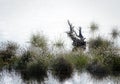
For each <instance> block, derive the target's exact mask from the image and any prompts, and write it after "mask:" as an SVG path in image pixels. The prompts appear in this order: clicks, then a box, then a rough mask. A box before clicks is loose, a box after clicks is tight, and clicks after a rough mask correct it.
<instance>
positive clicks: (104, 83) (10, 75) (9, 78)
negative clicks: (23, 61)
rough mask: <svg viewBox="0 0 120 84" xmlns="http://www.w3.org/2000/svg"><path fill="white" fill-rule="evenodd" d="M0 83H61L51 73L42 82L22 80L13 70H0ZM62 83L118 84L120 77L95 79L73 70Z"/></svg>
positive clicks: (85, 73)
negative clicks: (68, 77) (70, 75)
mask: <svg viewBox="0 0 120 84" xmlns="http://www.w3.org/2000/svg"><path fill="white" fill-rule="evenodd" d="M0 84H61V83H60V82H59V80H58V79H57V78H54V77H53V75H52V74H51V73H48V78H45V79H44V83H43V82H41V83H38V82H37V81H27V82H25V81H23V80H22V78H21V75H20V74H18V73H16V72H15V71H12V72H9V71H6V70H4V71H2V72H0ZM62 84H120V77H111V76H108V77H106V78H104V79H101V80H97V79H95V78H93V77H92V76H91V75H90V74H89V73H87V72H82V73H78V72H74V74H73V77H71V78H70V79H68V80H65V81H64V82H62Z"/></svg>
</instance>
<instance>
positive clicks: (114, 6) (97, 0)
mask: <svg viewBox="0 0 120 84" xmlns="http://www.w3.org/2000/svg"><path fill="white" fill-rule="evenodd" d="M119 4H120V0H34V1H33V0H0V41H4V40H14V41H17V42H19V43H24V42H26V41H28V40H29V37H30V35H31V34H32V33H35V32H42V33H43V34H44V35H47V37H48V38H50V39H57V38H63V40H64V36H65V37H66V33H65V32H66V31H67V30H68V28H69V26H68V24H67V20H70V22H71V23H73V25H74V26H75V27H76V29H77V28H78V26H81V27H82V31H83V35H84V36H85V37H86V38H87V39H88V37H90V36H89V35H90V32H89V28H88V27H89V25H90V23H91V22H96V23H97V24H98V25H99V28H100V30H99V31H100V32H101V33H102V34H103V35H104V36H105V37H107V34H109V33H110V30H111V28H113V27H114V26H117V27H118V29H119V27H120V21H119V20H120V11H119V8H120V5H119Z"/></svg>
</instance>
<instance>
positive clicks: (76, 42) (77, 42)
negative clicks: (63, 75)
mask: <svg viewBox="0 0 120 84" xmlns="http://www.w3.org/2000/svg"><path fill="white" fill-rule="evenodd" d="M68 25H69V28H70V31H68V32H67V35H68V36H69V37H70V38H71V40H72V41H73V43H72V45H73V46H74V48H73V50H76V49H79V48H81V49H86V41H85V38H84V37H83V35H82V33H81V27H79V35H78V34H77V33H76V31H75V30H74V26H73V25H72V24H71V23H70V22H69V21H68Z"/></svg>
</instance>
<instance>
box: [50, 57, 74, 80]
mask: <svg viewBox="0 0 120 84" xmlns="http://www.w3.org/2000/svg"><path fill="white" fill-rule="evenodd" d="M72 73H73V66H72V64H71V63H70V62H69V61H67V60H66V59H64V58H63V57H58V58H57V59H55V61H54V63H53V64H52V74H53V75H54V76H55V77H57V78H58V79H59V81H64V80H65V79H67V78H70V77H71V76H72Z"/></svg>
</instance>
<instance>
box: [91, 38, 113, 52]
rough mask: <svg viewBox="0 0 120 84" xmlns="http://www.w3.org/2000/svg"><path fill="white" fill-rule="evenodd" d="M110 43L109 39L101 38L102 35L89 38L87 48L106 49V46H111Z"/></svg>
mask: <svg viewBox="0 0 120 84" xmlns="http://www.w3.org/2000/svg"><path fill="white" fill-rule="evenodd" d="M111 46H112V44H111V43H110V41H108V40H106V39H103V38H102V37H100V36H99V37H97V38H95V39H90V41H89V49H90V50H96V49H100V50H102V49H106V48H108V47H111Z"/></svg>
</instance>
